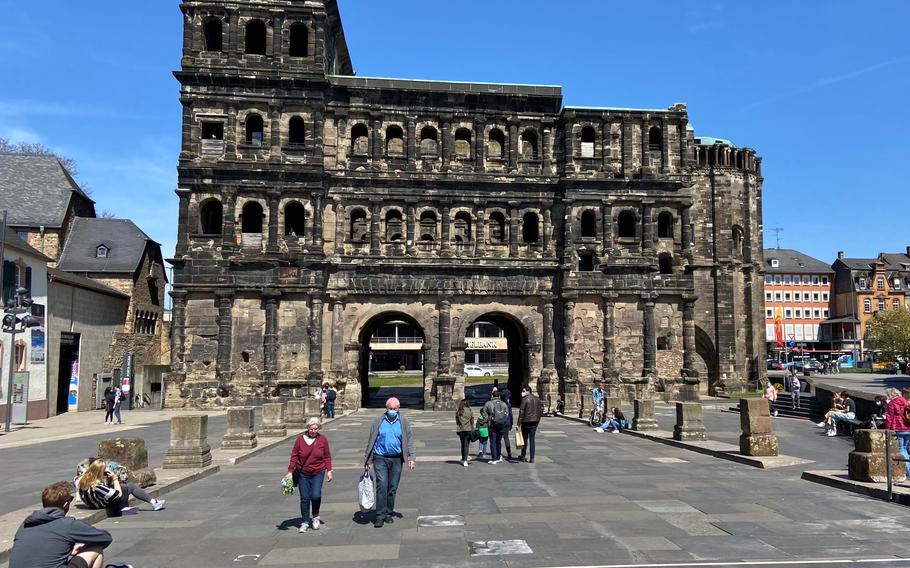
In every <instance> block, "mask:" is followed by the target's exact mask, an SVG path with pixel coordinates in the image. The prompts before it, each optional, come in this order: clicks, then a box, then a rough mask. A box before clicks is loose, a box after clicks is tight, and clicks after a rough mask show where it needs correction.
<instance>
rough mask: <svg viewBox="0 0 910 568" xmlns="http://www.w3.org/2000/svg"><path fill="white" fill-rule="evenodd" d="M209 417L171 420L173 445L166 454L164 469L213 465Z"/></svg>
mask: <svg viewBox="0 0 910 568" xmlns="http://www.w3.org/2000/svg"><path fill="white" fill-rule="evenodd" d="M208 436H209V417H208V416H207V415H205V414H186V415H183V416H174V417H173V418H171V445H170V447H169V448H168V449H167V451H166V452H165V453H164V466H163V467H164V469H189V468H203V467H208V466H210V465H211V464H212V450H211V448H210V447H209V442H208Z"/></svg>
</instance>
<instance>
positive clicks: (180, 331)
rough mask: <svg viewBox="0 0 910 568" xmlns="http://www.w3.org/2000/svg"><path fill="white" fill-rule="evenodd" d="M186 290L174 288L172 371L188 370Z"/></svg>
mask: <svg viewBox="0 0 910 568" xmlns="http://www.w3.org/2000/svg"><path fill="white" fill-rule="evenodd" d="M187 295H188V293H187V292H186V290H172V291H171V298H172V300H173V302H172V307H171V317H172V320H171V371H172V372H174V373H185V372H186V366H185V361H186V297H187Z"/></svg>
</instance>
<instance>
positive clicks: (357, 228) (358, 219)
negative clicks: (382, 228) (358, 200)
mask: <svg viewBox="0 0 910 568" xmlns="http://www.w3.org/2000/svg"><path fill="white" fill-rule="evenodd" d="M369 234H370V223H369V222H368V221H367V212H366V211H364V210H363V209H354V210H353V211H351V233H350V235H351V242H354V243H365V242H366V241H367V236H368V235H369Z"/></svg>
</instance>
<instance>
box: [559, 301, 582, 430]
mask: <svg viewBox="0 0 910 568" xmlns="http://www.w3.org/2000/svg"><path fill="white" fill-rule="evenodd" d="M562 331H563V337H562V342H563V352H564V353H565V373H564V375H563V377H564V388H563V392H564V394H565V403H566V415H567V416H578V415H579V413H580V412H581V404H582V401H581V396H582V394H581V393H580V392H579V387H580V385H579V382H578V369H577V368H576V366H575V362H574V360H573V357H574V351H575V301H574V300H572V299H568V300H566V302H565V304H563V326H562Z"/></svg>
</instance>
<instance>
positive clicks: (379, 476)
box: [373, 456, 401, 519]
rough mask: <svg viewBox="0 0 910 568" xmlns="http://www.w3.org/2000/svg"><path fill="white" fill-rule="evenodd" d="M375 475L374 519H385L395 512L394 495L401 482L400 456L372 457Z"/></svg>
mask: <svg viewBox="0 0 910 568" xmlns="http://www.w3.org/2000/svg"><path fill="white" fill-rule="evenodd" d="M373 472H374V473H375V474H376V518H377V519H385V518H386V517H391V516H392V511H394V510H395V495H396V494H397V493H398V482H399V481H400V480H401V456H393V457H384V456H373Z"/></svg>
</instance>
